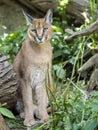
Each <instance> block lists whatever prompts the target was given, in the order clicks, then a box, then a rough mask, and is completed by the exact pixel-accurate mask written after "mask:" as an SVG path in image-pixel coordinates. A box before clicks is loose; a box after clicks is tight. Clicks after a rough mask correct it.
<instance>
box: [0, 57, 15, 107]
mask: <svg viewBox="0 0 98 130" xmlns="http://www.w3.org/2000/svg"><path fill="white" fill-rule="evenodd" d="M8 59H9V56H2V55H0V103H7V106H6V107H8V108H12V107H13V106H14V105H15V104H16V97H17V81H16V76H15V73H14V71H13V67H12V65H10V64H9V62H8Z"/></svg>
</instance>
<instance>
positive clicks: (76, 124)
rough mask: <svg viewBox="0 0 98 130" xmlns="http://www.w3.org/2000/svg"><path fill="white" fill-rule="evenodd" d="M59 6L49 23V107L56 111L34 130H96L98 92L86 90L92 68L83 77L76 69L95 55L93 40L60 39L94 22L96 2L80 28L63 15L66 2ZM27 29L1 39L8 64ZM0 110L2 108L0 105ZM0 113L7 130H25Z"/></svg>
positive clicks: (16, 120) (91, 37) (92, 37)
mask: <svg viewBox="0 0 98 130" xmlns="http://www.w3.org/2000/svg"><path fill="white" fill-rule="evenodd" d="M58 1H59V2H60V5H59V6H58V7H57V8H56V11H57V12H58V14H59V16H60V17H57V16H55V17H54V22H53V29H54V35H53V38H52V40H51V42H52V46H53V78H54V88H55V93H54V94H51V96H50V97H49V99H50V106H51V107H52V108H54V107H55V106H56V107H57V111H53V110H52V112H51V118H50V120H49V121H48V122H47V123H46V124H43V125H41V126H38V127H36V128H33V127H31V129H34V130H42V129H44V130H62V129H64V130H98V91H96V90H93V91H91V92H88V91H86V90H87V83H88V80H89V78H90V75H91V72H92V71H93V69H94V67H93V68H91V69H88V70H86V71H85V72H83V73H81V74H80V73H78V69H79V68H80V67H81V66H82V64H83V63H85V62H86V61H87V60H88V59H89V58H90V57H91V56H92V55H94V54H95V53H96V52H97V39H98V38H97V36H98V34H97V33H96V34H91V35H88V36H83V37H78V38H75V39H71V40H69V41H66V40H64V38H67V37H69V34H68V33H66V32H65V29H66V27H69V28H70V29H72V30H74V31H80V30H82V29H85V28H87V27H88V26H90V24H92V23H93V22H94V21H95V20H96V16H95V11H96V10H97V9H98V2H97V1H96V0H88V1H89V2H90V5H91V6H90V13H91V16H90V18H89V19H90V21H89V23H87V22H85V23H83V24H76V23H74V19H73V18H71V17H70V15H69V14H68V15H67V13H66V5H67V4H68V2H69V1H67V0H66V1H64V0H58ZM26 31H27V26H23V27H21V29H19V30H17V31H15V32H13V33H11V34H8V36H6V37H4V36H1V39H0V52H2V54H9V55H10V60H9V62H11V63H13V60H14V58H15V55H16V54H17V52H18V51H19V49H20V47H21V44H22V43H23V41H24V40H25V39H26V37H27V32H26ZM0 108H2V104H1V105H0ZM2 111H4V110H2V109H0V112H1V113H2V114H3V115H6V116H7V117H9V118H11V117H12V118H13V119H7V120H6V121H7V123H8V125H9V128H17V129H20V130H22V129H25V127H24V126H23V125H22V121H21V119H20V118H19V117H16V118H15V117H13V115H11V116H9V115H10V113H9V112H7V111H6V113H5V112H2Z"/></svg>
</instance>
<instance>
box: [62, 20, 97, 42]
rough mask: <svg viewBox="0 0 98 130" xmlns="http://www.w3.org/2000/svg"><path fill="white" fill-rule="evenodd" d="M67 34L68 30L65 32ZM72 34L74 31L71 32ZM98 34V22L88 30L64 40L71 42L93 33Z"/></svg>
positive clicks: (74, 33) (73, 34) (75, 33)
mask: <svg viewBox="0 0 98 130" xmlns="http://www.w3.org/2000/svg"><path fill="white" fill-rule="evenodd" d="M65 32H68V31H67V30H65ZM70 32H72V30H70ZM70 32H69V33H70ZM97 32H98V20H96V21H95V22H94V23H92V24H91V25H90V26H89V27H88V28H86V29H83V30H81V31H79V32H72V35H70V36H69V37H67V38H66V37H65V38H64V40H66V41H67V40H71V39H73V38H76V37H80V36H85V35H90V34H93V33H97Z"/></svg>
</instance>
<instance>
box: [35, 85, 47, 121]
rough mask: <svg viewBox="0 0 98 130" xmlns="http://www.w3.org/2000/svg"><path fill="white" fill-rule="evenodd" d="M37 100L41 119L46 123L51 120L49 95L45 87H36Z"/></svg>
mask: <svg viewBox="0 0 98 130" xmlns="http://www.w3.org/2000/svg"><path fill="white" fill-rule="evenodd" d="M36 99H37V105H38V110H39V118H40V119H41V120H42V121H43V122H46V121H47V120H48V119H49V115H48V113H47V101H48V97H47V93H46V90H45V88H44V87H43V86H41V85H39V86H37V87H36Z"/></svg>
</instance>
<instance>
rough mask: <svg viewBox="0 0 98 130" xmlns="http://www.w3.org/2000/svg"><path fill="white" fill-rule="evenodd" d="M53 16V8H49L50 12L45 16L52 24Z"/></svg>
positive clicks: (47, 21)
mask: <svg viewBox="0 0 98 130" xmlns="http://www.w3.org/2000/svg"><path fill="white" fill-rule="evenodd" d="M52 17H53V9H52V8H51V9H49V10H48V12H47V14H46V16H45V21H46V23H48V24H52V21H53V19H52Z"/></svg>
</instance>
